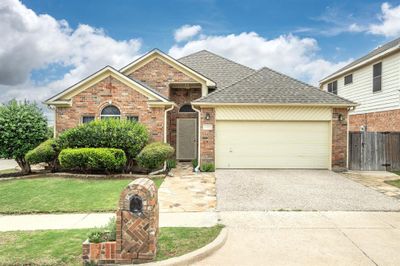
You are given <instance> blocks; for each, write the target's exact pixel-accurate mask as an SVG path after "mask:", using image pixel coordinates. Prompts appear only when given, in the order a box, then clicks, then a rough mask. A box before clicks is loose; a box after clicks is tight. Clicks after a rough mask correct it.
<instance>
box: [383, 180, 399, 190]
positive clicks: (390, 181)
mask: <svg viewBox="0 0 400 266" xmlns="http://www.w3.org/2000/svg"><path fill="white" fill-rule="evenodd" d="M385 183H386V184H389V185H392V186H395V187H398V188H400V179H397V180H388V181H385Z"/></svg>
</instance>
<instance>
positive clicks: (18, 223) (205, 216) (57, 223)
mask: <svg viewBox="0 0 400 266" xmlns="http://www.w3.org/2000/svg"><path fill="white" fill-rule="evenodd" d="M112 217H115V213H73V214H32V215H3V216H0V232H5V231H19V230H21V231H31V230H50V229H81V228H94V227H101V226H103V225H105V224H107V222H108V221H109V220H110V219H111V218H112ZM217 223H218V214H217V213H216V212H185V213H182V212H181V213H160V227H211V226H214V225H216V224H217Z"/></svg>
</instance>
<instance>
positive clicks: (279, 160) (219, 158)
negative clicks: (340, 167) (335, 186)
mask: <svg viewBox="0 0 400 266" xmlns="http://www.w3.org/2000/svg"><path fill="white" fill-rule="evenodd" d="M216 111H217V116H216V117H217V121H216V126H215V152H216V153H215V155H216V156H215V157H216V158H215V159H216V167H217V168H292V169H293V168H299V169H304V168H305V169H329V167H330V154H331V147H330V143H331V126H330V117H331V109H330V108H279V107H274V108H273V107H270V108H262V107H260V108H255V107H251V108H244V107H242V108H238V107H237V108H226V107H225V108H217V110H216ZM249 118H252V120H249ZM288 119H290V120H288ZM296 119H297V120H296ZM285 120H286V121H285ZM304 120H308V121H304Z"/></svg>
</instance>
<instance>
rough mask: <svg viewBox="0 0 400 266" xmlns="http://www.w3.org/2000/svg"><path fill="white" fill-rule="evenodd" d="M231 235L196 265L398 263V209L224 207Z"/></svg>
mask: <svg viewBox="0 0 400 266" xmlns="http://www.w3.org/2000/svg"><path fill="white" fill-rule="evenodd" d="M220 215H221V219H222V223H224V224H226V225H227V229H228V239H227V242H226V243H225V245H224V246H222V248H221V249H219V250H217V251H216V252H215V253H214V254H212V255H211V256H210V257H208V258H205V259H204V260H202V261H199V262H197V263H195V264H194V265H207V266H214V265H215V266H224V265H229V266H236V265H238V266H239V265H240V266H246V265H249V266H250V265H251V266H253V265H307V266H308V265H400V252H398V250H399V247H400V213H398V212H222V213H220Z"/></svg>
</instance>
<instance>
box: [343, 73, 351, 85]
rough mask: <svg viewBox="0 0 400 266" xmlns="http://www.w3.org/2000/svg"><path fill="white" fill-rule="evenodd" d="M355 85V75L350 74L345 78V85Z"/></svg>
mask: <svg viewBox="0 0 400 266" xmlns="http://www.w3.org/2000/svg"><path fill="white" fill-rule="evenodd" d="M351 83H353V74H349V75H347V76H345V77H344V85H348V84H351Z"/></svg>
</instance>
